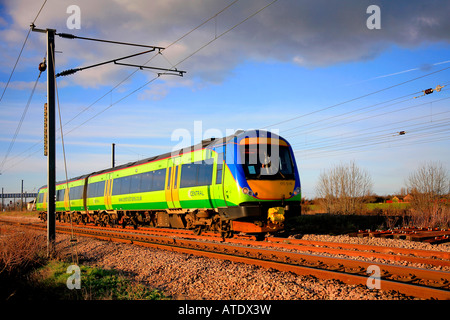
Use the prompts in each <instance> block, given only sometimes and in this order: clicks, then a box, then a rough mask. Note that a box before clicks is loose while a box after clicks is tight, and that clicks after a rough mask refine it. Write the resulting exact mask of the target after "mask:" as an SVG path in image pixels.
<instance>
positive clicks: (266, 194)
mask: <svg viewBox="0 0 450 320" xmlns="http://www.w3.org/2000/svg"><path fill="white" fill-rule="evenodd" d="M247 182H248V185H249V187H250V189H251V190H252V191H253V193H254V194H256V193H257V194H258V195H257V196H256V197H257V198H258V199H263V200H278V199H280V200H281V199H283V198H284V199H287V198H290V197H291V194H290V193H292V192H294V187H295V180H248V181H247Z"/></svg>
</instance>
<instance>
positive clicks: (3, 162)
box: [0, 71, 42, 173]
mask: <svg viewBox="0 0 450 320" xmlns="http://www.w3.org/2000/svg"><path fill="white" fill-rule="evenodd" d="M41 74H42V71H39V75H38V77H37V79H36V81H35V82H34V85H33V88H32V90H31V94H30V97H29V98H28V101H27V103H26V105H25V109H24V110H23V112H22V116H21V117H20V120H19V123H18V125H17V128H16V131H15V132H14V135H13V137H12V139H11V142H10V143H9V146H8V150H7V151H6V154H5V157H4V158H3V161H2V163H1V164H0V173H1V172H3V166H4V165H5V163H6V161H7V159H8V156H9V154H10V152H11V150H12V147H13V146H14V143H15V142H16V139H17V136H18V135H19V131H20V129H21V128H22V124H23V120H24V119H25V116H26V114H27V112H28V108H29V107H30V103H31V100H32V98H33V95H34V92H35V91H36V86H37V84H38V82H39V78H40V77H41Z"/></svg>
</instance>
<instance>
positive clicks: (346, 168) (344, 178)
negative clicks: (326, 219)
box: [316, 161, 372, 214]
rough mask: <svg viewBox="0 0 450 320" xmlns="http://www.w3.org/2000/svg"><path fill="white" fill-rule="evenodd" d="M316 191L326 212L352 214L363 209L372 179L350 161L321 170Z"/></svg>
mask: <svg viewBox="0 0 450 320" xmlns="http://www.w3.org/2000/svg"><path fill="white" fill-rule="evenodd" d="M316 193H317V196H318V197H319V198H321V199H322V205H323V207H324V209H325V210H326V211H327V212H328V213H340V214H354V213H357V212H361V210H363V204H364V202H365V199H366V198H367V197H368V196H370V194H371V193H372V179H371V177H370V175H369V173H368V172H367V171H365V170H363V169H360V168H359V167H358V166H357V165H356V164H355V162H354V161H351V162H350V163H348V164H340V165H337V166H335V167H333V168H331V169H329V170H328V171H324V172H322V174H321V175H320V177H319V182H318V184H317V187H316Z"/></svg>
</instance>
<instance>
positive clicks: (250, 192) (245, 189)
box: [242, 187, 253, 196]
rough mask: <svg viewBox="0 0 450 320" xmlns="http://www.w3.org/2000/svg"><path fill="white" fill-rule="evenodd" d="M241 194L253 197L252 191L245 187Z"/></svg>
mask: <svg viewBox="0 0 450 320" xmlns="http://www.w3.org/2000/svg"><path fill="white" fill-rule="evenodd" d="M242 192H243V193H244V194H247V195H249V196H252V195H253V191H252V190H250V189H249V188H247V187H244V188H242Z"/></svg>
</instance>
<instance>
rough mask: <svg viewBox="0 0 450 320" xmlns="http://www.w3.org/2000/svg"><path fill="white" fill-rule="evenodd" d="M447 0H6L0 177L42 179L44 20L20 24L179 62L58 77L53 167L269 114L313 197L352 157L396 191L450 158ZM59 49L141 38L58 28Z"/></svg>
mask: <svg viewBox="0 0 450 320" xmlns="http://www.w3.org/2000/svg"><path fill="white" fill-rule="evenodd" d="M73 5H75V6H76V7H75V11H74V7H73ZM371 5H376V6H377V8H379V10H378V9H376V10H375V11H374V10H373V9H371V8H369V7H370V6H371ZM41 8H42V10H41V11H40V9H41ZM369 9H370V10H369ZM39 11H40V12H39ZM38 12H39V13H38ZM448 12H450V1H443V0H439V1H433V0H431V1H430V0H428V1H425V0H423V1H418V0H410V1H403V0H397V1H379V0H378V1H376V0H370V1H365V0H352V1H350V0H339V1H338V0H326V1H324V0H315V1H302V0H278V1H273V0H245V1H244V0H188V1H186V0H152V1H145V0H133V1H132V0H123V1H120V0H115V1H110V0H96V1H85V0H82V1H78V0H58V1H56V0H47V1H44V0H39V1H34V0H33V1H31V0H14V1H13V0H2V1H0V37H1V39H2V41H1V42H0V49H1V50H0V55H1V58H0V67H1V68H0V92H1V93H2V98H1V100H0V173H1V175H0V187H2V188H4V192H5V193H6V192H19V191H20V187H21V180H24V189H25V190H26V191H28V192H36V191H37V189H38V188H39V187H40V186H42V185H44V184H46V180H47V178H46V175H47V158H46V157H45V156H44V154H43V105H44V103H45V102H46V81H47V72H43V73H42V74H41V76H40V77H39V79H38V76H39V70H38V65H39V63H40V62H42V60H43V58H44V57H45V55H46V36H45V34H44V33H38V32H30V33H29V35H28V38H27V34H28V31H29V29H30V24H31V22H33V21H34V24H35V26H36V28H40V29H46V28H50V29H56V32H57V33H69V34H73V35H76V36H79V37H88V38H97V39H106V40H113V41H119V42H129V43H137V44H144V45H151V46H157V47H162V48H164V49H163V50H160V51H159V52H158V50H156V51H155V52H151V53H147V54H143V55H140V56H137V57H133V58H130V59H125V60H122V61H121V62H123V63H128V64H135V65H145V66H149V67H158V68H167V69H175V68H176V69H177V70H182V71H186V73H184V74H183V77H179V76H177V75H167V74H166V75H164V74H163V75H160V76H159V75H158V71H155V70H151V69H143V70H140V69H138V68H136V67H130V66H123V65H117V64H113V63H110V64H105V65H102V66H98V67H94V68H89V69H86V70H82V71H79V72H77V73H75V74H73V75H69V76H61V77H58V78H57V93H58V101H59V110H60V116H61V122H60V121H59V116H57V137H58V140H57V180H63V179H65V172H66V171H65V167H67V175H68V177H69V178H70V177H75V176H79V175H82V174H85V173H89V172H93V171H97V170H102V169H105V168H108V167H110V165H111V144H112V143H115V144H116V164H117V165H119V164H124V163H128V162H131V161H136V160H140V159H144V158H147V157H151V156H155V155H158V154H162V153H165V152H169V151H172V150H174V149H175V148H177V147H180V146H187V145H190V144H194V143H198V142H199V141H200V140H201V139H205V138H208V137H211V136H216V137H222V136H225V135H228V134H230V133H233V132H234V131H235V130H238V129H265V130H270V131H273V132H277V133H279V134H280V135H281V136H282V137H284V138H286V139H287V140H288V141H289V142H290V143H291V145H292V147H293V149H294V151H295V159H296V162H297V166H298V169H299V172H300V179H301V183H302V193H303V196H304V197H306V198H308V199H311V198H314V197H315V196H316V191H315V190H316V185H317V182H318V177H319V175H320V174H321V173H323V172H325V171H327V170H329V169H330V168H332V167H333V166H336V165H339V164H341V163H348V162H350V161H354V162H355V163H356V164H357V165H358V166H359V167H360V168H361V169H363V170H366V171H367V172H368V173H369V175H370V176H371V178H372V182H373V191H374V192H375V193H376V194H378V195H388V194H394V193H397V192H399V191H400V189H401V188H402V187H404V186H405V180H406V179H407V177H408V176H409V175H410V174H411V173H412V172H413V171H414V170H416V169H417V168H418V167H419V166H420V165H422V164H424V163H426V162H430V161H434V162H440V163H442V164H443V165H444V166H445V167H446V168H447V169H449V168H450V166H449V165H450V148H449V147H450V135H449V129H450V121H449V120H450V95H449V92H450V91H449V89H450V20H449V19H448ZM78 13H79V14H78ZM25 39H27V40H26V42H25V46H24V49H23V51H22V54H21V55H20V59H19V60H17V59H18V56H19V53H20V51H21V48H22V46H23V44H24V41H25ZM55 50H56V53H55V56H56V57H55V61H56V65H55V68H56V72H61V71H64V70H67V69H72V68H83V67H87V66H91V65H94V64H98V63H101V62H105V61H109V60H113V59H118V58H121V57H124V56H128V55H132V54H135V53H139V52H143V51H145V50H147V49H146V48H143V47H136V46H125V45H118V44H111V43H104V42H94V41H89V40H83V39H67V38H62V37H58V36H57V37H56V39H55ZM16 61H17V65H16V67H15V69H14V72H13V73H12V71H13V68H14V65H15V64H16ZM159 72H161V71H159ZM37 79H38V80H37ZM36 82H37V83H36ZM35 84H36V89H35V91H34V94H32V91H33V87H34V85H35ZM438 86H442V88H441V89H439V87H438ZM5 88H6V89H5ZM429 88H432V89H434V91H433V92H432V93H430V94H427V95H425V94H424V92H423V90H425V89H429ZM27 106H28V107H27ZM21 120H22V121H21ZM60 123H61V124H62V132H63V140H64V151H65V159H66V161H65V162H66V166H65V165H64V155H63V147H62V142H61V130H60Z"/></svg>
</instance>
